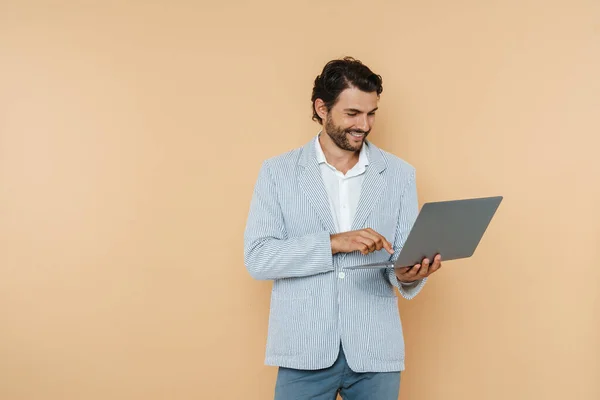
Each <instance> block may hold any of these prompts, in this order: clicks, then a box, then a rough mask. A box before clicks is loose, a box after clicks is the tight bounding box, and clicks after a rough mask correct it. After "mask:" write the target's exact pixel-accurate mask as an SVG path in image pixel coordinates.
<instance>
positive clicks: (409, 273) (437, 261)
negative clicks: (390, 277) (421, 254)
mask: <svg viewBox="0 0 600 400" xmlns="http://www.w3.org/2000/svg"><path fill="white" fill-rule="evenodd" d="M441 267H442V258H441V256H440V255H439V254H437V255H436V256H435V257H434V259H433V264H430V261H429V259H428V258H424V259H423V261H422V262H421V263H420V264H415V265H413V266H412V267H401V268H396V277H397V278H398V280H399V281H400V282H403V283H410V282H414V281H418V280H419V279H423V278H427V277H428V276H429V275H431V274H433V273H434V272H435V271H437V270H438V269H440V268H441Z"/></svg>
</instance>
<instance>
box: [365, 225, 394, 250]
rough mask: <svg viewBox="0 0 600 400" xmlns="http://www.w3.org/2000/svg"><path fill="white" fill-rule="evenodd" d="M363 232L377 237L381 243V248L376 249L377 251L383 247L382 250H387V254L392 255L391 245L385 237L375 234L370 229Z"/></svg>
mask: <svg viewBox="0 0 600 400" xmlns="http://www.w3.org/2000/svg"><path fill="white" fill-rule="evenodd" d="M364 231H365V232H366V233H370V234H371V235H373V236H375V237H377V238H378V239H379V240H380V241H381V247H378V248H377V250H381V248H382V247H383V248H384V249H386V250H387V252H388V253H390V254H394V248H393V247H392V244H391V243H390V242H388V240H387V239H386V238H385V236H383V235H381V234H380V233H378V232H376V231H375V230H373V229H371V228H366V229H365V230H364Z"/></svg>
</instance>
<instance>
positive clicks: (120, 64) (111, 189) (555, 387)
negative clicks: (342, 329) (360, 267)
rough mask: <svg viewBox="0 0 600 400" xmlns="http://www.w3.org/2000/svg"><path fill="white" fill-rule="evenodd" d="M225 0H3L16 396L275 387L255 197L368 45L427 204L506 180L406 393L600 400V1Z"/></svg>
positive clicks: (387, 138)
mask: <svg viewBox="0 0 600 400" xmlns="http://www.w3.org/2000/svg"><path fill="white" fill-rule="evenodd" d="M227 3H228V4H226V3H219V2H216V1H211V2H208V1H205V2H202V1H201V2H191V1H190V2H182V1H167V0H162V1H152V2H142V1H138V2H133V1H129V2H121V1H105V2H83V1H71V2H52V3H50V2H44V1H41V0H39V1H33V2H29V1H17V0H14V1H7V0H3V1H0V398H1V399H3V400H34V399H35V400H42V399H43V400H55V399H56V400H58V399H61V400H65V399H78V400H82V399H85V400H93V399H114V400H117V399H144V400H151V399H246V400H254V399H269V398H271V396H272V387H273V384H274V380H275V374H276V370H275V369H274V368H269V367H265V366H263V356H264V344H265V337H266V329H267V317H268V307H269V292H270V283H269V282H257V281H253V280H252V279H251V278H250V277H249V275H248V274H247V273H246V270H245V268H244V266H243V253H242V244H243V242H242V234H243V229H244V224H245V219H246V214H247V210H248V205H249V200H250V196H251V191H252V188H253V185H254V182H255V179H256V176H257V172H258V168H259V166H260V163H261V162H262V160H263V159H264V158H266V157H270V156H272V155H275V154H279V153H281V152H284V151H287V150H289V149H291V148H294V147H297V146H300V145H302V144H304V143H305V142H306V141H307V140H309V139H310V138H311V137H312V136H313V135H314V134H315V133H316V132H317V130H318V126H317V125H316V124H315V123H313V122H312V121H311V120H310V116H311V109H310V92H311V88H312V81H313V79H314V77H315V76H316V74H317V73H318V72H319V71H320V69H321V68H322V66H323V64H324V63H325V62H326V61H328V60H329V59H331V58H336V57H340V56H343V55H352V56H355V57H357V58H359V59H361V60H363V61H364V62H366V63H367V64H368V65H370V66H371V67H372V68H373V69H374V70H375V71H376V72H378V73H380V74H382V75H383V78H384V93H383V96H382V99H381V103H380V106H381V112H380V114H379V117H378V122H377V125H376V128H375V130H374V132H373V133H372V135H371V138H372V140H373V141H374V142H375V143H377V144H378V145H380V146H382V147H384V148H386V149H387V150H389V151H392V152H394V153H395V154H397V155H399V156H401V157H403V158H405V159H406V160H407V161H409V162H411V163H412V164H413V165H415V166H416V167H417V170H418V185H419V192H420V201H421V202H424V201H430V200H442V199H450V198H461V197H468V196H483V195H495V194H502V195H504V196H505V202H504V203H503V204H502V206H501V208H500V210H499V211H498V214H497V216H496V218H495V219H494V221H493V223H492V224H491V226H490V228H489V230H488V232H487V234H486V236H485V238H484V241H483V242H482V243H481V246H480V248H479V249H478V251H477V253H476V255H475V256H474V257H473V258H472V259H469V260H465V261H457V262H451V263H447V264H446V265H445V267H444V268H443V269H442V270H441V271H440V272H439V273H437V274H436V276H435V278H433V279H432V280H431V282H430V283H429V284H428V285H427V286H426V288H425V289H424V291H423V292H422V293H421V294H420V295H419V296H418V297H417V298H416V299H415V300H413V301H410V302H408V301H405V300H399V306H400V308H401V312H402V319H403V323H404V326H405V329H406V341H407V352H408V360H407V368H408V369H407V371H406V373H405V374H404V375H403V382H402V394H401V396H400V398H401V399H403V400H407V399H419V400H433V399H445V400H452V399H461V400H464V399H486V400H500V399H509V398H510V399H528V400H529V399H545V400H546V399H548V400H549V399H557V400H558V399H565V398H573V399H585V400H593V399H599V398H600V383H599V381H600V379H599V378H600V361H599V360H600V334H599V332H600V299H599V293H600V288H599V282H600V262H599V261H598V259H599V257H600V252H599V250H598V243H600V211H598V203H599V201H600V194H599V191H600V190H599V186H600V168H599V165H600V162H599V160H598V147H599V145H600V140H599V139H598V135H599V133H600V118H599V116H598V115H599V114H598V109H599V108H600V78H599V76H600V75H599V71H600V3H599V2H598V1H596V0H589V1H582V0H580V1H574V0H569V1H567V0H563V1H542V0H540V1H516V0H512V1H486V2H484V1H476V0H470V1H469V0H463V1H458V2H448V1H443V0H436V1H433V0H432V1H422V0H419V1H416V0H414V1H396V2H391V1H390V2H383V1H370V2H367V1H361V2H358V1H347V0H346V1H327V2H325V1H323V2H317V1H309V2H296V3H293V4H292V3H287V4H284V3H286V2H280V1H275V0H269V1H259V2H256V1H255V2H241V1H240V2H236V3H237V4H234V3H231V2H227ZM216 4H220V5H216Z"/></svg>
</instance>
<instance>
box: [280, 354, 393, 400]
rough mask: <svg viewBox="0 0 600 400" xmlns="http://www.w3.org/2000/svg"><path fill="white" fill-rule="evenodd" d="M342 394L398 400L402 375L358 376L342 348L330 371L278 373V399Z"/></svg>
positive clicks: (317, 399) (324, 399) (349, 398)
mask: <svg viewBox="0 0 600 400" xmlns="http://www.w3.org/2000/svg"><path fill="white" fill-rule="evenodd" d="M338 393H339V394H340V395H341V397H342V398H343V399H344V400H365V399H368V400H398V395H399V394H400V372H399V371H398V372H367V373H356V372H354V371H352V370H351V369H350V368H349V367H348V364H347V363H346V357H345V356H344V352H343V350H342V348H341V346H340V354H339V356H338V359H337V360H336V362H335V363H334V364H333V365H332V366H331V367H329V368H325V369H320V370H316V371H304V370H296V369H290V368H283V367H280V368H279V370H278V373H277V382H276V384H275V400H335V399H336V397H337V394H338Z"/></svg>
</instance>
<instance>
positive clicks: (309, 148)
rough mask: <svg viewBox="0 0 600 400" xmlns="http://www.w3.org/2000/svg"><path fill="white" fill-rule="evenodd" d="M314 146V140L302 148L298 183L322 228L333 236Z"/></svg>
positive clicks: (332, 226)
mask: <svg viewBox="0 0 600 400" xmlns="http://www.w3.org/2000/svg"><path fill="white" fill-rule="evenodd" d="M314 146H315V142H314V140H311V141H310V142H309V143H307V144H306V145H305V146H304V149H303V151H302V155H301V156H300V161H299V165H300V166H301V167H302V169H301V171H300V175H299V177H298V181H299V184H300V187H301V188H302V190H303V191H304V194H305V195H306V198H307V199H308V201H309V203H310V204H311V205H312V207H313V208H314V209H315V211H316V212H317V214H318V215H319V218H320V219H321V222H322V223H323V225H324V227H325V228H326V229H328V230H329V232H330V233H332V234H333V233H336V228H335V224H334V222H333V217H332V215H331V209H330V206H329V198H328V196H327V191H326V189H325V184H324V183H323V178H322V176H321V170H320V169H319V163H318V162H317V158H316V153H315V148H314Z"/></svg>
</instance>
